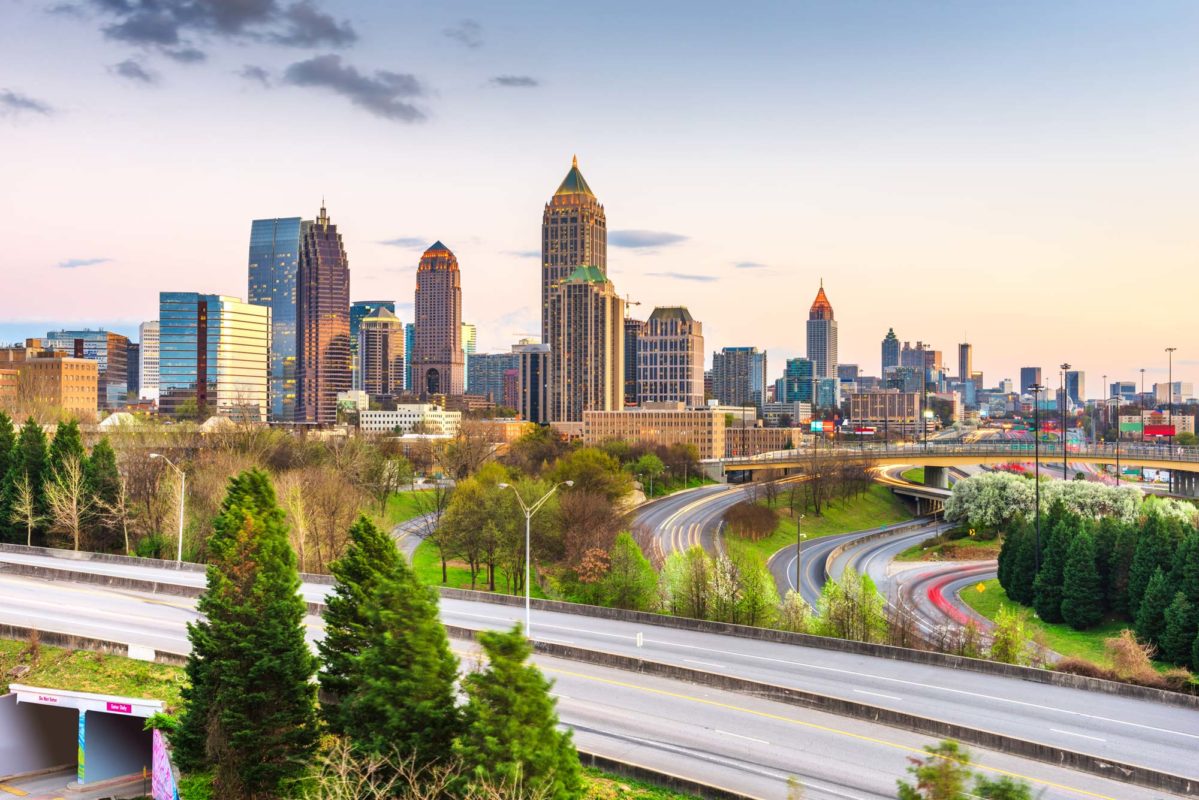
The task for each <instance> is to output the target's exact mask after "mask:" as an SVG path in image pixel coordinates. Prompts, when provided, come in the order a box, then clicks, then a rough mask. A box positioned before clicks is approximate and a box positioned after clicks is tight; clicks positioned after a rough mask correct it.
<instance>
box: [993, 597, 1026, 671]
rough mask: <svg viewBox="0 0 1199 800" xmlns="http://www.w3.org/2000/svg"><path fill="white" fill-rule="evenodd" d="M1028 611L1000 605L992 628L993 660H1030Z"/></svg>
mask: <svg viewBox="0 0 1199 800" xmlns="http://www.w3.org/2000/svg"><path fill="white" fill-rule="evenodd" d="M1027 614H1028V612H1027V611H1024V610H1023V609H1021V610H1018V611H1017V610H1013V609H1011V608H1008V607H1007V606H1000V608H999V611H998V613H996V614H995V627H994V628H993V629H992V630H991V660H992V661H998V662H1000V663H1001V664H1024V663H1025V662H1026V661H1027V660H1028V655H1027V654H1028V618H1027V616H1026V615H1027Z"/></svg>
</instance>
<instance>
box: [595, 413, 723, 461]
mask: <svg viewBox="0 0 1199 800" xmlns="http://www.w3.org/2000/svg"><path fill="white" fill-rule="evenodd" d="M725 436H726V433H725V425H724V415H723V414H721V413H719V412H717V411H714V410H712V409H711V408H703V407H701V408H687V406H686V404H684V403H645V404H643V405H642V406H641V407H639V408H628V409H623V410H619V411H617V410H609V411H598V410H597V411H584V412H583V444H584V445H587V446H590V447H596V446H599V445H601V444H603V443H604V442H609V441H613V440H619V441H623V442H643V443H646V444H655V445H663V446H669V445H672V444H686V445H691V446H693V447H694V448H695V449H696V452H697V453H699V457H700V458H701V459H707V458H723V457H724V452H725Z"/></svg>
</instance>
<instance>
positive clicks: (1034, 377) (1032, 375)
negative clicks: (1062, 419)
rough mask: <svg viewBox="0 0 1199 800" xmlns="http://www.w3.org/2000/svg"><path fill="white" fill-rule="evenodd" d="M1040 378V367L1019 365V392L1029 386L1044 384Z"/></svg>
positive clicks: (1026, 390) (1024, 391)
mask: <svg viewBox="0 0 1199 800" xmlns="http://www.w3.org/2000/svg"><path fill="white" fill-rule="evenodd" d="M1044 385H1045V384H1044V382H1043V381H1042V380H1041V368H1040V367H1021V368H1020V393H1021V394H1025V393H1026V392H1028V389H1029V387H1030V386H1044Z"/></svg>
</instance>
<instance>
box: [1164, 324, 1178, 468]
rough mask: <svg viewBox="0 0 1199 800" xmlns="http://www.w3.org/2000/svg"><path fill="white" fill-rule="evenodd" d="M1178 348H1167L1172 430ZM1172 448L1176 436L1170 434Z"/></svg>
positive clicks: (1167, 387)
mask: <svg viewBox="0 0 1199 800" xmlns="http://www.w3.org/2000/svg"><path fill="white" fill-rule="evenodd" d="M1177 349H1178V348H1177V347H1167V348H1166V357H1167V358H1169V359H1170V367H1169V373H1168V375H1169V377H1167V378H1166V392H1167V397H1168V404H1167V406H1166V408H1167V409H1169V413H1170V430H1174V351H1175V350H1177ZM1170 447H1171V448H1172V447H1174V434H1172V433H1171V434H1170Z"/></svg>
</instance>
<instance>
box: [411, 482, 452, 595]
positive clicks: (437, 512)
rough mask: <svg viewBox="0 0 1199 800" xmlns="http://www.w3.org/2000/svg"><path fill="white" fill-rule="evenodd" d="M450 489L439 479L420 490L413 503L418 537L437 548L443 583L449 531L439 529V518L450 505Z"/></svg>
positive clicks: (443, 581) (446, 576)
mask: <svg viewBox="0 0 1199 800" xmlns="http://www.w3.org/2000/svg"><path fill="white" fill-rule="evenodd" d="M452 493H453V491H452V489H451V488H450V487H449V486H448V485H445V484H443V483H441V482H440V481H438V482H435V483H434V484H433V488H431V489H425V490H421V491H420V492H419V493H417V495H416V499H415V502H414V503H413V505H414V506H415V507H416V510H417V513H418V514H419V515H420V516H419V517H418V520H419V528H420V537H421V538H422V539H424V540H426V541H429V542H432V543H433V546H434V547H436V548H437V555H438V557H439V558H440V559H441V582H442V583H445V582H446V581H448V580H449V568H448V561H449V556H450V552H449V551H450V548H449V533H448V531H447V532H444V535H443V531H442V530H441V518H442V516H443V515H444V514H445V510H446V509H447V508H448V507H449V505H450V495H451V494H452Z"/></svg>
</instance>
